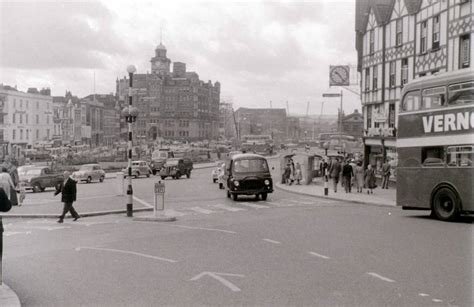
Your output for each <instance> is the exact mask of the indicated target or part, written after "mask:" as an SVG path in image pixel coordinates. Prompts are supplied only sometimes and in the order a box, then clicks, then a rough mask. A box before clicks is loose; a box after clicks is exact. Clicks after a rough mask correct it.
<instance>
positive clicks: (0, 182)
mask: <svg viewBox="0 0 474 307" xmlns="http://www.w3.org/2000/svg"><path fill="white" fill-rule="evenodd" d="M0 188H2V189H3V191H4V192H5V194H6V195H7V197H8V200H9V201H10V203H11V204H12V205H13V203H12V188H13V190H14V189H15V186H14V184H13V180H12V177H11V176H10V174H9V173H8V169H7V168H6V167H5V166H2V172H1V173H0Z"/></svg>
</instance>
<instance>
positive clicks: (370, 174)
mask: <svg viewBox="0 0 474 307" xmlns="http://www.w3.org/2000/svg"><path fill="white" fill-rule="evenodd" d="M364 183H365V187H366V188H367V189H368V190H367V194H369V193H370V194H374V191H373V189H375V188H376V187H377V185H376V184H375V170H374V168H373V167H372V165H371V164H369V165H368V166H367V170H366V171H365V174H364Z"/></svg>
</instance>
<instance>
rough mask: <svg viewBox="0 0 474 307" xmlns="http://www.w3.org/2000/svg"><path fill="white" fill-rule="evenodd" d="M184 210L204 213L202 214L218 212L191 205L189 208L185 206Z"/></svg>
mask: <svg viewBox="0 0 474 307" xmlns="http://www.w3.org/2000/svg"><path fill="white" fill-rule="evenodd" d="M183 210H191V211H194V212H197V213H202V214H213V213H217V211H212V210H209V209H205V208H201V207H189V208H183Z"/></svg>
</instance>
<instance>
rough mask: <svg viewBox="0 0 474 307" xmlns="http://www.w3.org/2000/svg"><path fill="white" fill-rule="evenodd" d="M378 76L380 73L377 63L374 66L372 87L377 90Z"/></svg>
mask: <svg viewBox="0 0 474 307" xmlns="http://www.w3.org/2000/svg"><path fill="white" fill-rule="evenodd" d="M377 78H378V73H377V65H375V66H374V67H373V68H372V89H373V90H374V91H375V90H377V81H378V80H377Z"/></svg>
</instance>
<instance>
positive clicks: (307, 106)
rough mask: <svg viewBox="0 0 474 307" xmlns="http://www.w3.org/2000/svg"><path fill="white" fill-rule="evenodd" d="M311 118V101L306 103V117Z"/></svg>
mask: <svg viewBox="0 0 474 307" xmlns="http://www.w3.org/2000/svg"><path fill="white" fill-rule="evenodd" d="M308 116H309V101H308V102H307V103H306V117H308Z"/></svg>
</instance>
